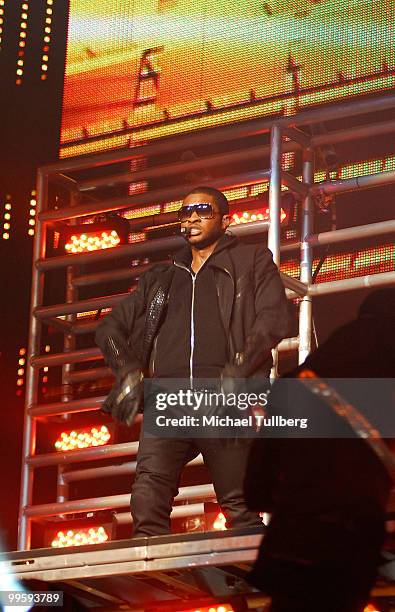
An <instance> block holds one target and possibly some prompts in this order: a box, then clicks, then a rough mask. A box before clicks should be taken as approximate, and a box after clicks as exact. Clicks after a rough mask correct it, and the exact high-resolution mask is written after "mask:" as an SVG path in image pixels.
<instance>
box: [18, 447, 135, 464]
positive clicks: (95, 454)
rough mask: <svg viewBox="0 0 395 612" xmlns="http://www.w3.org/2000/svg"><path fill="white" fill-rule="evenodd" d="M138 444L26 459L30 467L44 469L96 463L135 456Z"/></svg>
mask: <svg viewBox="0 0 395 612" xmlns="http://www.w3.org/2000/svg"><path fill="white" fill-rule="evenodd" d="M138 446H139V443H138V442H124V443H123V444H107V445H104V446H95V447H93V448H83V449H81V450H79V449H78V450H73V451H66V452H63V453H61V452H57V453H45V454H42V455H33V456H31V457H28V458H27V463H28V464H29V465H30V466H31V467H35V468H37V467H46V466H48V465H66V464H69V463H80V462H81V461H98V460H101V459H110V458H111V459H112V458H114V457H125V456H128V455H132V456H135V455H136V454H137V449H138Z"/></svg>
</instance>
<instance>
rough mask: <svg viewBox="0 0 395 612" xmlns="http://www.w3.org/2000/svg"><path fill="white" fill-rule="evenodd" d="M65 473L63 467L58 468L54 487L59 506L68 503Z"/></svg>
mask: <svg viewBox="0 0 395 612" xmlns="http://www.w3.org/2000/svg"><path fill="white" fill-rule="evenodd" d="M66 471H67V468H66V466H65V465H59V466H58V481H57V487H56V501H57V502H58V503H59V504H62V503H63V502H66V501H69V484H68V482H66V480H65V478H64V474H65V472H66ZM59 516H60V517H61V518H64V519H65V518H66V515H59Z"/></svg>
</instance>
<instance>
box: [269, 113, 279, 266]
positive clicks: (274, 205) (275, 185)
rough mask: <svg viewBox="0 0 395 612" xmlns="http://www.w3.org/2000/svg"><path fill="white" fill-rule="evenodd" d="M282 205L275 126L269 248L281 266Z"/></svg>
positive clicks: (271, 170)
mask: <svg viewBox="0 0 395 612" xmlns="http://www.w3.org/2000/svg"><path fill="white" fill-rule="evenodd" d="M280 204H281V129H280V126H279V125H277V124H274V125H273V127H272V131H271V137H270V184H269V216H270V225H269V232H268V241H267V246H268V247H269V249H270V250H271V252H272V254H273V261H274V263H275V264H276V265H277V266H279V265H280V208H281V206H280Z"/></svg>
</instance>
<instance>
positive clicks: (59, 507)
mask: <svg viewBox="0 0 395 612" xmlns="http://www.w3.org/2000/svg"><path fill="white" fill-rule="evenodd" d="M75 452H77V451H75ZM213 497H215V493H214V487H213V485H211V484H206V485H193V486H190V487H181V488H180V492H179V494H178V495H177V497H176V498H175V500H176V501H184V500H189V499H213ZM129 504H130V494H126V495H108V496H106V497H93V498H91V499H77V500H73V501H67V502H63V503H53V504H38V505H35V506H28V507H27V508H25V510H24V515H25V516H26V517H28V518H31V519H34V518H44V517H46V516H55V515H56V514H73V513H74V512H94V511H97V510H111V509H112V508H126V507H128V506H129Z"/></svg>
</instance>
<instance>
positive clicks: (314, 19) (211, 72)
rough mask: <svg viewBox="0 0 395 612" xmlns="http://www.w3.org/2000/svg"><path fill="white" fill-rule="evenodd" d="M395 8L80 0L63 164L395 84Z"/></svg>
mask: <svg viewBox="0 0 395 612" xmlns="http://www.w3.org/2000/svg"><path fill="white" fill-rule="evenodd" d="M394 13H395V0H364V1H363V2H362V1H361V0H346V1H344V0H298V2H296V1H295V0H268V1H267V2H258V1H256V0H217V1H216V2H207V1H206V0H195V1H194V2H190V0H101V2H97V0H70V15H69V30H68V48H67V61H66V76H65V83H64V101H63V117H62V132H61V157H67V156H71V155H80V154H84V153H89V152H94V151H98V150H104V149H111V148H115V147H127V146H133V145H134V144H137V143H139V142H146V141H148V140H150V139H153V138H158V137H161V136H171V135H173V134H179V133H181V132H184V131H189V130H194V129H201V128H205V127H214V126H217V125H221V124H225V123H232V122H235V121H240V120H242V119H248V118H254V117H263V116H268V115H271V114H273V113H280V114H286V115H291V114H294V113H295V112H297V111H298V110H299V109H301V108H305V107H309V106H312V105H316V104H322V103H326V102H331V101H336V100H340V99H349V98H350V97H353V96H359V95H363V94H367V93H371V92H377V91H382V90H388V89H392V88H393V87H394V85H395V50H394V31H393V30H394V28H393V15H394ZM214 111H215V112H214ZM128 128H129V129H128ZM115 132H118V133H115ZM90 136H99V139H98V140H94V141H93V140H91V141H90V140H89V137H90Z"/></svg>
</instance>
